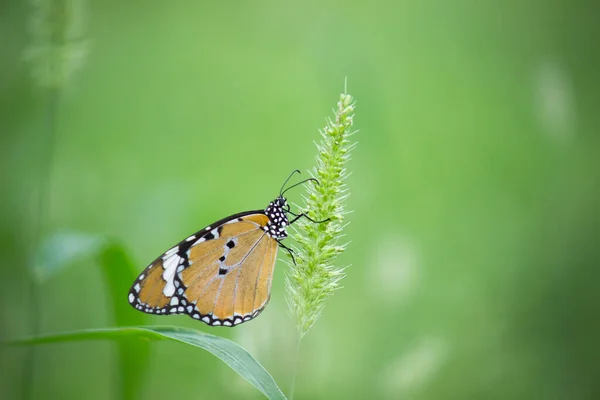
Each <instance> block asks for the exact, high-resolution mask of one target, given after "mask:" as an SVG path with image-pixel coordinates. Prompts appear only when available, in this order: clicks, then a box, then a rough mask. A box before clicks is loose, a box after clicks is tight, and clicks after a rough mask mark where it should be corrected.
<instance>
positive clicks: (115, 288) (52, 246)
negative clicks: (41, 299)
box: [33, 231, 150, 399]
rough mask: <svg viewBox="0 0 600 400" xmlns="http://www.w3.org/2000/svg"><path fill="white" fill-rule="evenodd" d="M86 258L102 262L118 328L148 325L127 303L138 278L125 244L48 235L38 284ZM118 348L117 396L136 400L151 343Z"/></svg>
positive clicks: (39, 258) (36, 266)
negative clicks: (132, 286)
mask: <svg viewBox="0 0 600 400" xmlns="http://www.w3.org/2000/svg"><path fill="white" fill-rule="evenodd" d="M83 259H97V260H98V262H99V265H100V269H101V272H102V274H103V276H104V280H105V286H106V291H107V293H108V296H107V297H108V301H109V302H110V303H111V304H110V305H111V309H112V317H113V320H114V323H115V324H116V325H117V326H128V325H144V324H147V323H148V321H149V316H148V315H146V314H143V313H141V312H138V311H136V310H134V309H133V308H132V307H131V306H130V305H129V302H128V301H127V293H128V292H129V286H130V285H131V283H132V282H133V281H134V280H135V278H136V274H135V272H134V270H135V267H134V265H133V263H132V262H131V260H130V258H129V256H128V254H127V252H126V251H125V248H124V247H123V246H122V245H120V244H118V243H115V242H111V241H109V240H107V239H106V238H104V237H102V236H100V235H94V234H88V233H84V232H78V231H61V232H56V233H54V234H52V235H50V236H48V237H47V238H45V240H44V241H43V243H42V245H41V246H40V248H39V250H38V251H37V254H36V258H35V263H33V275H34V277H35V280H36V282H38V283H39V284H42V283H44V282H45V281H46V280H48V279H49V278H50V277H52V276H54V275H56V274H58V273H59V272H61V271H62V270H64V269H65V268H67V267H68V266H70V265H75V264H76V262H78V261H81V260H83ZM117 346H118V350H117V354H118V356H117V357H118V358H117V360H116V366H117V368H114V374H115V381H116V382H117V393H116V394H115V397H116V398H120V399H136V398H138V397H139V394H140V393H141V391H140V388H141V385H142V383H143V379H144V376H145V375H146V373H147V371H148V368H149V367H148V365H149V363H148V361H149V359H150V344H149V343H148V342H143V341H139V340H131V341H126V340H122V341H119V342H118V343H117Z"/></svg>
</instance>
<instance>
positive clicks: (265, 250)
mask: <svg viewBox="0 0 600 400" xmlns="http://www.w3.org/2000/svg"><path fill="white" fill-rule="evenodd" d="M288 212H290V211H289V206H288V205H287V201H286V199H285V198H284V197H283V195H280V196H279V197H277V198H276V199H275V200H273V201H272V202H271V203H270V204H269V205H268V206H267V208H266V209H265V210H256V211H247V212H242V213H239V214H234V215H231V216H229V217H227V218H224V219H222V220H220V221H217V222H215V223H214V224H211V225H209V226H207V227H206V228H204V229H202V230H200V231H198V232H196V233H195V234H193V235H191V236H189V237H187V238H186V239H184V240H182V241H181V242H180V243H179V244H177V245H176V246H174V247H172V248H171V249H169V250H167V251H166V252H165V253H163V254H162V255H161V256H159V257H158V258H157V259H156V260H154V261H153V262H152V263H151V264H150V265H149V266H148V267H147V268H146V269H145V270H144V271H143V272H142V273H141V274H140V276H139V277H138V278H137V279H136V280H135V282H134V283H133V285H132V286H131V289H130V291H129V296H128V300H129V303H130V304H131V305H132V306H133V307H134V308H136V309H137V310H139V311H142V312H146V313H150V314H158V315H170V314H187V315H189V316H190V317H191V318H194V319H197V320H200V321H202V322H204V323H206V324H209V325H213V326H235V325H238V324H240V323H242V322H245V321H249V320H251V319H252V318H255V317H256V316H257V315H258V314H260V313H261V312H262V310H263V309H264V308H265V306H266V305H267V303H268V302H269V299H270V293H271V282H272V279H273V269H274V266H275V261H276V259H277V251H278V247H280V246H282V247H285V246H283V245H282V244H281V242H280V241H281V240H283V239H285V238H286V237H287V232H286V228H287V226H289V225H290V221H289V220H288V218H287V216H286V213H288ZM301 215H302V216H304V215H303V214H301ZM296 218H298V217H296ZM292 222H293V221H292Z"/></svg>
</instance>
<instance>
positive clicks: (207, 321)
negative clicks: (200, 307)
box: [202, 317, 210, 324]
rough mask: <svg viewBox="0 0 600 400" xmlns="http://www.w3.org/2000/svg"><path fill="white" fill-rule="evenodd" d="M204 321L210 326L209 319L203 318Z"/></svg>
mask: <svg viewBox="0 0 600 400" xmlns="http://www.w3.org/2000/svg"><path fill="white" fill-rule="evenodd" d="M202 321H204V322H206V323H207V324H210V318H208V317H204V318H202Z"/></svg>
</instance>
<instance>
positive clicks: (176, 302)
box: [170, 297, 179, 306]
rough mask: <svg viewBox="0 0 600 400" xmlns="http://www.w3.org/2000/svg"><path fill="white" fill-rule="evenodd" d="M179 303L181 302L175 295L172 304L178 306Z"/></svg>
mask: <svg viewBox="0 0 600 400" xmlns="http://www.w3.org/2000/svg"><path fill="white" fill-rule="evenodd" d="M177 304H179V299H178V298H177V297H173V298H172V299H171V304H170V305H172V306H176V305H177Z"/></svg>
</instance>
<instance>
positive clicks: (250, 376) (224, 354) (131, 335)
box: [9, 326, 285, 399]
mask: <svg viewBox="0 0 600 400" xmlns="http://www.w3.org/2000/svg"><path fill="white" fill-rule="evenodd" d="M80 340H118V341H122V340H125V341H126V342H127V343H131V340H136V341H144V340H150V341H161V340H173V341H177V342H181V343H186V344H188V345H191V346H194V347H198V348H201V349H204V350H206V351H208V352H210V353H211V354H213V355H214V356H216V357H218V358H219V359H220V360H222V361H223V362H224V363H225V364H227V365H228V366H229V367H231V369H233V370H234V371H235V372H237V373H238V374H239V375H240V376H241V377H242V378H244V379H246V380H247V381H248V382H250V383H251V384H252V385H254V386H255V387H256V388H257V389H258V390H260V391H261V392H262V393H263V394H264V395H265V396H267V397H268V398H269V399H285V396H284V395H283V393H282V392H281V390H280V389H279V387H278V386H277V384H276V383H275V381H274V380H273V378H272V377H271V375H270V374H269V373H268V372H267V370H265V369H264V368H263V366H262V365H260V363H259V362H258V361H256V360H255V359H254V358H253V357H252V356H251V355H250V353H248V352H247V351H246V350H244V349H243V348H242V347H241V346H239V345H238V344H236V343H234V342H232V341H231V340H228V339H225V338H222V337H220V336H215V335H211V334H208V333H204V332H200V331H197V330H194V329H186V328H177V327H171V326H145V327H130V328H107V329H89V330H81V331H76V332H64V333H56V334H51V335H43V336H38V337H32V338H23V339H20V340H15V341H12V342H10V343H9V344H13V345H35V344H49V343H60V342H73V341H80Z"/></svg>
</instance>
